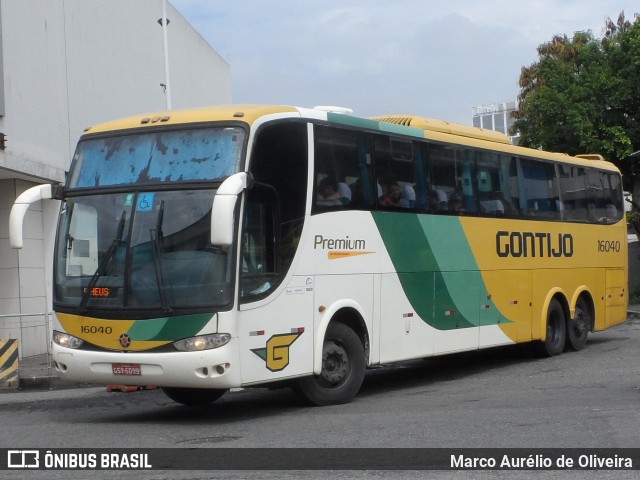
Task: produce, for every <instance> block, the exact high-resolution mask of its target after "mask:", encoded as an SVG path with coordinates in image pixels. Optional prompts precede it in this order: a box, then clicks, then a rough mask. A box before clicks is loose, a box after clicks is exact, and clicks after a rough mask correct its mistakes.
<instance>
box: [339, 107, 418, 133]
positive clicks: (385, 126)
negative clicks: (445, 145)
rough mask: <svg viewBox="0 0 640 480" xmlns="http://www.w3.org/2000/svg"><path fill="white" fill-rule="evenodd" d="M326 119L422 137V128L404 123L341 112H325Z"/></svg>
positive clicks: (369, 128)
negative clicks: (380, 120) (397, 123)
mask: <svg viewBox="0 0 640 480" xmlns="http://www.w3.org/2000/svg"><path fill="white" fill-rule="evenodd" d="M327 119H328V120H329V121H330V122H335V123H340V124H342V125H348V126H350V127H356V128H362V129H367V130H379V131H381V132H388V133H396V134H398V135H410V136H412V137H418V138H422V139H424V130H423V129H421V128H415V127H407V126H405V125H396V124H394V123H388V122H379V121H377V120H371V119H368V118H360V117H354V116H352V115H344V114H341V113H332V112H329V113H327Z"/></svg>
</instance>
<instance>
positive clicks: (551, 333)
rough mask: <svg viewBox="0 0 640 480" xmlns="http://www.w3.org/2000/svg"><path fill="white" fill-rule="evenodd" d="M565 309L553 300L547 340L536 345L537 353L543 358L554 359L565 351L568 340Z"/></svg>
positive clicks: (548, 320) (549, 312)
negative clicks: (566, 339)
mask: <svg viewBox="0 0 640 480" xmlns="http://www.w3.org/2000/svg"><path fill="white" fill-rule="evenodd" d="M566 334H567V330H566V320H565V315H564V309H563V308H562V305H560V302H559V301H558V300H557V299H555V298H554V299H553V300H551V303H550V304H549V311H548V313H547V338H546V340H544V341H540V342H536V343H535V344H534V348H535V352H536V353H537V354H538V355H539V356H541V357H554V356H556V355H560V354H561V353H562V352H563V350H564V343H565V338H566Z"/></svg>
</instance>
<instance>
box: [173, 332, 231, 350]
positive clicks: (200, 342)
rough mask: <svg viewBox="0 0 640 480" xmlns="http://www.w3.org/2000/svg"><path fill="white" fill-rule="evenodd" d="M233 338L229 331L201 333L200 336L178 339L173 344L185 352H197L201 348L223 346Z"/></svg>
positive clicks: (208, 348) (207, 348)
mask: <svg viewBox="0 0 640 480" xmlns="http://www.w3.org/2000/svg"><path fill="white" fill-rule="evenodd" d="M230 340H231V335H229V334H228V333H212V334H210V335H200V336H198V337H191V338H185V339H184V340H178V341H177V342H175V343H174V344H173V345H174V346H175V347H176V348H177V349H178V350H182V351H184V352H197V351H200V350H210V349H212V348H218V347H222V346H223V345H226V344H227V343H229V341H230Z"/></svg>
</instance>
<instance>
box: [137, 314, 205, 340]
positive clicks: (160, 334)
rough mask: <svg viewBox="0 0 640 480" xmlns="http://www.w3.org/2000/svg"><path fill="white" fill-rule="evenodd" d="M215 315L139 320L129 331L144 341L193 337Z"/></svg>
mask: <svg viewBox="0 0 640 480" xmlns="http://www.w3.org/2000/svg"><path fill="white" fill-rule="evenodd" d="M212 317H213V314H212V313H203V314H195V315H182V316H179V317H168V318H167V317H164V318H154V319H149V320H138V321H136V322H135V323H134V324H133V326H132V327H131V328H130V329H129V331H128V332H127V333H128V334H129V335H130V336H131V338H134V339H135V340H144V341H153V340H155V341H162V340H164V341H173V340H180V339H181V338H187V337H193V336H194V335H196V334H197V333H198V332H199V331H200V330H202V328H203V327H204V326H205V325H206V324H207V322H208V321H209V320H211V318H212Z"/></svg>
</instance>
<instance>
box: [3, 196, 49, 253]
mask: <svg viewBox="0 0 640 480" xmlns="http://www.w3.org/2000/svg"><path fill="white" fill-rule="evenodd" d="M49 199H55V200H62V186H61V185H49V184H46V185H36V186H35V187H31V188H30V189H28V190H25V191H24V192H22V193H21V194H20V195H19V196H18V198H16V201H15V202H13V207H11V213H10V214H9V242H10V244H11V247H12V248H22V244H23V238H22V224H23V222H24V216H25V214H26V213H27V210H28V209H29V205H31V204H32V203H35V202H37V201H39V200H49Z"/></svg>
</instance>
